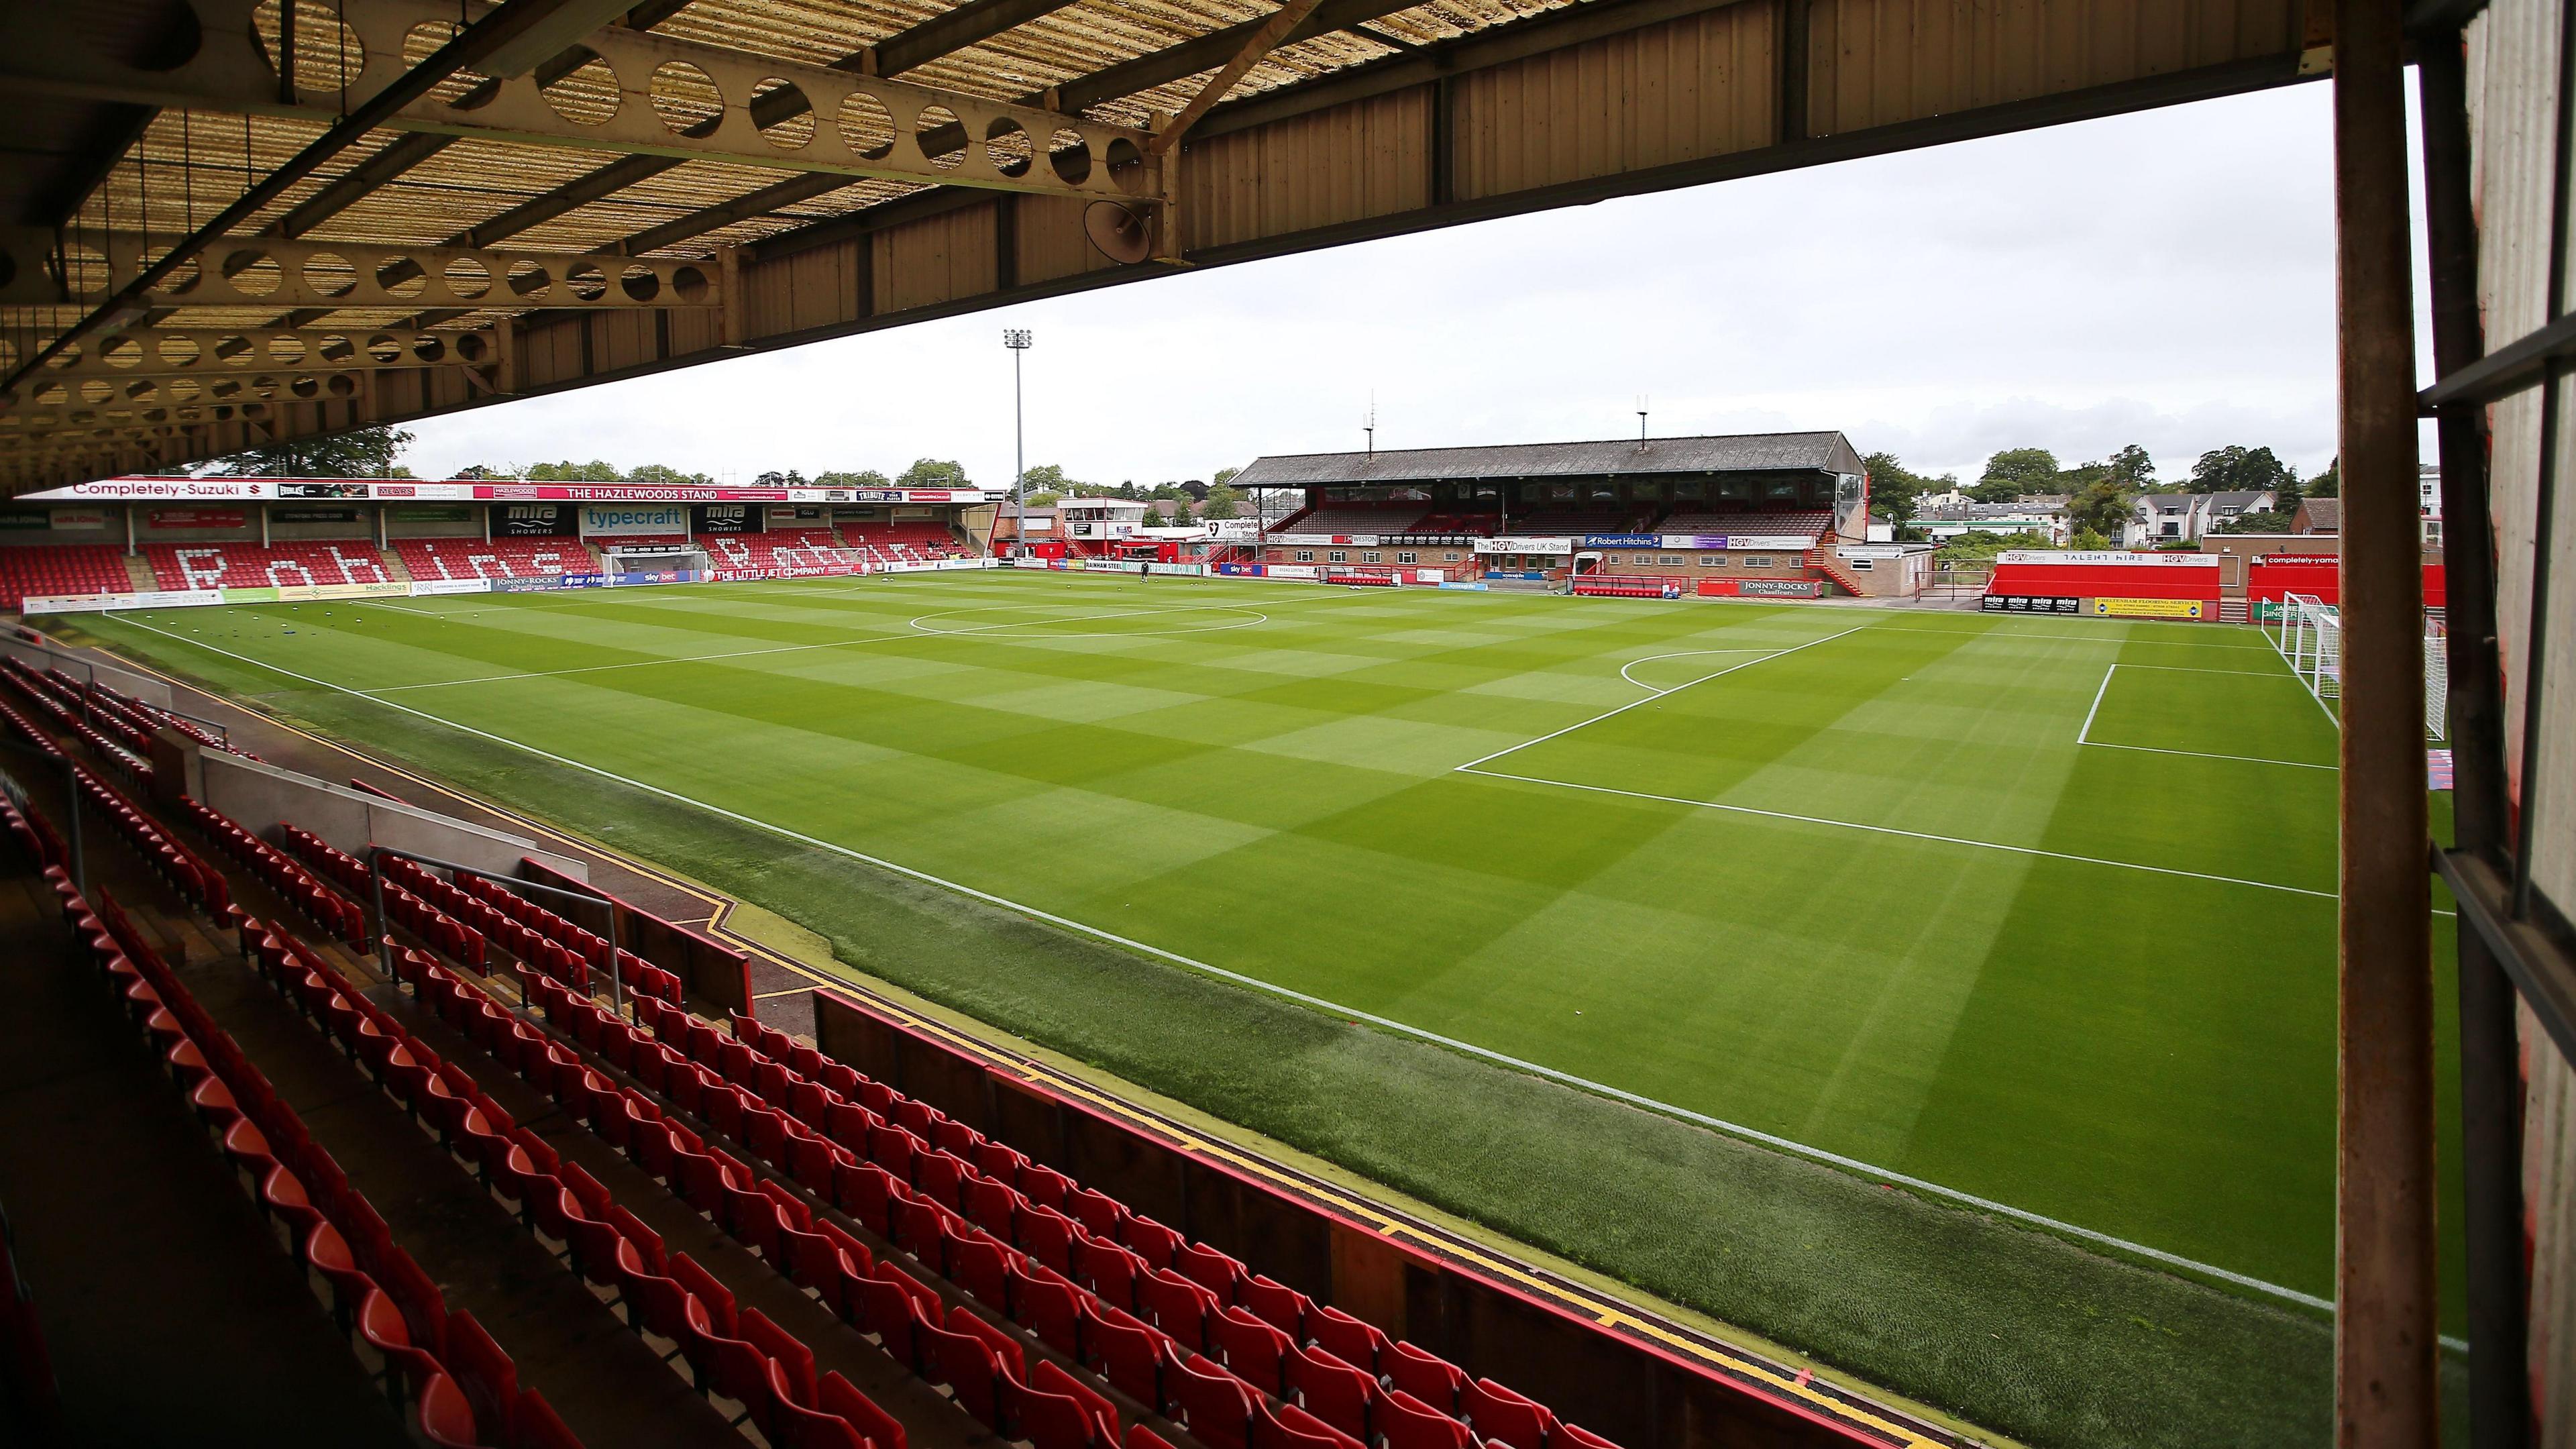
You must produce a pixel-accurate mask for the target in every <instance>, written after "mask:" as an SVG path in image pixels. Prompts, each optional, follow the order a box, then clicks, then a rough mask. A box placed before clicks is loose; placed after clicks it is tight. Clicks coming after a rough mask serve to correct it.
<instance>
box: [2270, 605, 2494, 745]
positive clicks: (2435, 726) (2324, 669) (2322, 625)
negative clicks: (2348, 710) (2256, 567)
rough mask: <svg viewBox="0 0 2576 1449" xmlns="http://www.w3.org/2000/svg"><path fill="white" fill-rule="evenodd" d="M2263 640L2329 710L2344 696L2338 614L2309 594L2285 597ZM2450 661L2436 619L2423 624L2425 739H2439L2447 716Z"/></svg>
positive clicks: (2341, 625)
mask: <svg viewBox="0 0 2576 1449" xmlns="http://www.w3.org/2000/svg"><path fill="white" fill-rule="evenodd" d="M2263 637H2264V638H2265V639H2267V640H2270V641H2271V644H2272V647H2273V648H2274V649H2276V650H2278V651H2280V655H2281V658H2282V659H2283V660H2285V661H2287V662H2288V664H2289V666H2290V672H2291V673H2293V674H2295V675H2297V676H2298V677H2299V683H2301V684H2303V685H2305V686H2307V690H2308V693H2310V694H2312V695H2315V696H2316V697H2317V699H2318V700H2320V701H2321V702H2323V703H2325V704H2326V705H2327V706H2328V708H2329V711H2331V709H2332V707H2333V705H2334V702H2335V701H2337V700H2339V699H2341V698H2342V697H2343V611H2342V610H2341V609H2339V608H2337V607H2336V606H2334V605H2332V604H2329V603H2326V602H2324V601H2323V600H2320V599H2318V598H2317V597H2315V596H2314V595H2312V594H2285V595H2283V596H2282V598H2281V602H2280V606H2279V607H2278V608H2277V609H2276V610H2274V611H2273V615H2272V618H2271V619H2270V620H2268V621H2266V622H2265V623H2264V626H2263ZM2450 683H2451V681H2450V656H2449V653H2448V651H2447V648H2446V646H2445V644H2444V640H2443V626H2442V623H2441V621H2440V620H2439V619H2436V618H2433V617H2429V616H2428V617H2427V618H2426V619H2425V621H2424V735H2425V737H2426V738H2427V739H2436V740H2438V739H2442V738H2444V737H2445V736H2446V734H2447V733H2448V723H2447V721H2448V718H2449V713H2450Z"/></svg>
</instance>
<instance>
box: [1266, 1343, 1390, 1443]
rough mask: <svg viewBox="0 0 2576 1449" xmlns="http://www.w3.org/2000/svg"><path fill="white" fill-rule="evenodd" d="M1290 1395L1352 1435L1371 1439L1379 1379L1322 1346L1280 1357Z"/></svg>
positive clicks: (1365, 1439)
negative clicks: (1373, 1408)
mask: <svg viewBox="0 0 2576 1449" xmlns="http://www.w3.org/2000/svg"><path fill="white" fill-rule="evenodd" d="M1280 1371H1281V1376H1282V1378H1283V1380H1284V1381H1285V1383H1286V1384H1287V1386H1288V1392H1287V1394H1285V1395H1283V1396H1282V1397H1284V1398H1287V1399H1289V1400H1291V1401H1293V1402H1294V1403H1296V1404H1297V1406H1298V1407H1300V1408H1302V1409H1304V1410H1305V1411H1306V1412H1307V1413H1310V1414H1312V1415H1314V1416H1315V1417H1316V1418H1318V1419H1321V1420H1323V1421H1324V1422H1325V1423H1327V1424H1329V1425H1331V1426H1332V1427H1333V1428H1335V1429H1336V1430H1339V1431H1340V1432H1342V1433H1344V1434H1348V1435H1350V1436H1351V1437H1352V1438H1354V1439H1357V1440H1359V1441H1361V1442H1362V1443H1366V1442H1368V1439H1369V1409H1370V1407H1371V1404H1372V1401H1373V1400H1374V1399H1375V1398H1376V1396H1377V1380H1375V1379H1373V1378H1370V1377H1369V1376H1368V1374H1367V1373H1366V1372H1365V1371H1364V1370H1361V1369H1356V1368H1353V1367H1351V1366H1350V1365H1349V1364H1347V1363H1344V1362H1343V1361H1342V1360H1340V1359H1338V1358H1336V1357H1334V1356H1333V1355H1332V1354H1330V1353H1328V1352H1326V1351H1324V1350H1323V1349H1320V1348H1312V1347H1309V1348H1300V1349H1296V1350H1294V1351H1292V1352H1291V1353H1290V1354H1289V1355H1288V1357H1287V1358H1285V1359H1283V1360H1281V1361H1280Z"/></svg>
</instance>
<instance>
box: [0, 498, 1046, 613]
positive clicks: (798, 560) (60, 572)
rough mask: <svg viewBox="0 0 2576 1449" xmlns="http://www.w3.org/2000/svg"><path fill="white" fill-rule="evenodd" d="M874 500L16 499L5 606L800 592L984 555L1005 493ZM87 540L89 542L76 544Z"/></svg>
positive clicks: (5, 538) (6, 558)
mask: <svg viewBox="0 0 2576 1449" xmlns="http://www.w3.org/2000/svg"><path fill="white" fill-rule="evenodd" d="M862 491H863V490H857V489H850V488H787V487H781V488H720V487H716V486H713V485H679V486H674V487H658V486H657V487H651V488H637V487H632V486H625V485H587V484H573V485H555V484H542V485H539V484H519V483H508V482H503V483H493V482H488V481H464V480H460V481H455V482H446V483H424V482H415V481H411V480H394V479H381V480H372V481H369V480H349V479H306V480H299V479H260V480H223V481H213V480H185V479H177V478H118V479H108V480H104V481H102V482H97V483H84V484H76V485H73V486H71V487H69V488H64V489H57V490H49V491H42V492H37V493H32V494H27V495H24V496H23V497H22V498H21V499H20V500H18V501H17V503H16V504H15V505H14V506H13V508H12V509H11V514H12V516H13V519H14V520H15V521H18V522H21V523H23V524H24V525H26V526H24V527H19V528H11V529H6V530H0V604H5V606H6V607H8V608H9V609H11V610H25V609H27V608H28V607H29V605H28V601H29V600H30V599H32V600H35V601H36V602H35V605H34V608H35V609H36V610H37V611H39V612H42V611H44V610H46V609H49V608H56V607H64V606H69V607H95V606H97V605H98V604H100V603H102V602H105V601H110V600H114V599H116V598H118V597H119V596H136V597H143V596H159V595H176V594H189V595H195V596H198V597H199V598H200V600H201V601H212V600H213V599H214V598H215V597H216V596H218V595H220V594H223V593H226V592H230V593H231V594H233V595H235V596H237V597H245V598H246V597H251V596H253V595H254V594H255V593H256V592H257V591H262V590H277V589H290V590H304V589H379V590H401V589H406V588H409V587H411V586H414V585H418V586H422V587H426V588H431V589H435V590H442V591H452V590H453V589H454V588H457V587H463V586H469V585H474V584H478V583H480V584H487V585H488V584H491V583H495V582H506V583H510V584H513V585H516V584H521V583H525V584H537V583H542V582H546V581H550V580H562V579H566V578H570V579H576V580H583V581H598V580H613V579H617V578H621V577H634V578H639V579H640V578H651V579H655V580H661V581H667V580H669V579H672V578H679V577H685V578H692V579H723V580H744V579H761V578H802V577H815V576H829V575H843V574H865V573H871V572H878V571H884V570H902V569H913V568H926V567H934V566H939V565H943V564H949V563H954V562H956V561H959V560H963V559H968V558H972V557H976V556H979V555H981V554H983V553H985V552H986V551H987V550H988V548H989V545H990V540H991V534H992V529H993V517H994V508H993V502H994V498H995V495H991V494H987V493H986V492H984V491H983V490H981V489H972V488H964V489H950V488H937V489H900V488H897V489H879V490H864V491H867V492H868V493H869V494H870V499H871V501H868V502H854V501H852V500H853V499H855V498H856V497H858V495H859V494H860V493H861V492H862ZM208 500H212V501H208ZM81 534H88V535H90V537H89V538H86V539H83V540H82V541H78V542H72V541H68V537H78V536H79V535H81ZM101 534H105V535H109V536H111V537H121V538H122V539H123V540H124V541H123V542H122V543H121V544H118V543H109V542H101V541H97V536H98V535H101ZM67 536H68V537H67Z"/></svg>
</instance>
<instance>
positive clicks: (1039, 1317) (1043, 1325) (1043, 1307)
mask: <svg viewBox="0 0 2576 1449" xmlns="http://www.w3.org/2000/svg"><path fill="white" fill-rule="evenodd" d="M1003 1275H1004V1278H1005V1280H1006V1284H1007V1298H1008V1302H1009V1304H1010V1308H1011V1321H1012V1322H1013V1323H1016V1324H1018V1325H1020V1326H1021V1327H1022V1328H1025V1329H1027V1330H1029V1331H1030V1332H1031V1333H1034V1334H1036V1335H1037V1336H1038V1340H1039V1342H1041V1343H1044V1344H1045V1345H1046V1346H1047V1347H1049V1348H1052V1349H1054V1350H1055V1351H1056V1352H1058V1353H1061V1354H1063V1355H1065V1356H1066V1357H1068V1358H1080V1357H1081V1356H1082V1313H1081V1306H1080V1305H1081V1301H1082V1290H1080V1289H1078V1288H1076V1287H1074V1286H1073V1285H1072V1284H1071V1283H1068V1282H1066V1281H1065V1280H1064V1279H1062V1278H1060V1277H1058V1276H1056V1274H1055V1271H1054V1270H1053V1269H1050V1268H1047V1267H1044V1266H1042V1265H1041V1266H1036V1267H1034V1268H1026V1267H1023V1266H1022V1265H1020V1264H1018V1263H1012V1264H1009V1265H1007V1266H1006V1267H1005V1268H1004V1269H1003Z"/></svg>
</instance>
